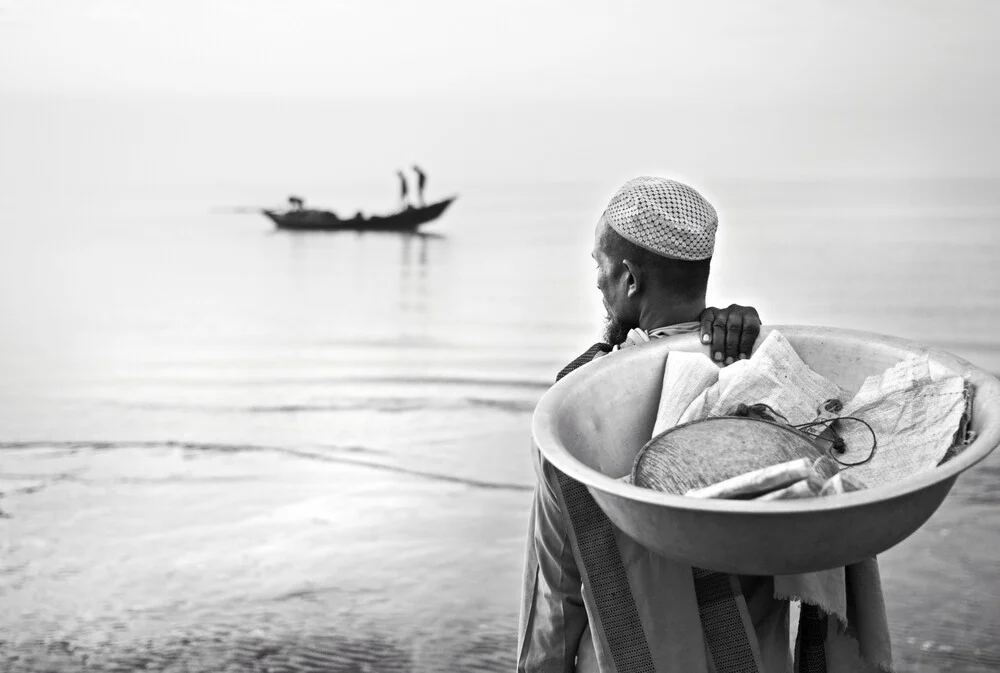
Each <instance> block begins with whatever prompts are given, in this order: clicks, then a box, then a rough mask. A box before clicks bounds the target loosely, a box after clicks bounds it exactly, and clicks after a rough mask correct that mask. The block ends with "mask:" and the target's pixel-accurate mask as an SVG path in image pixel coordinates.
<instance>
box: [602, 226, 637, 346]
mask: <svg viewBox="0 0 1000 673" xmlns="http://www.w3.org/2000/svg"><path fill="white" fill-rule="evenodd" d="M607 229H608V224H607V222H605V221H604V218H603V217H602V218H601V220H600V221H599V222H598V223H597V229H596V230H595V232H594V250H593V252H592V253H591V257H593V258H594V261H595V262H596V263H597V289H598V290H600V291H601V297H602V298H603V300H604V310H605V311H606V316H605V319H604V322H605V324H604V341H605V342H606V343H609V344H611V345H616V344H620V343H622V342H623V341H625V337H627V336H628V332H629V330H630V329H632V328H634V327H638V326H639V323H638V322H637V321H634V320H631V319H629V314H630V311H628V305H627V299H628V295H627V293H626V292H625V290H626V286H625V277H626V276H627V269H626V267H625V265H624V264H622V260H615V259H612V257H611V256H610V254H609V251H608V249H607V240H608V237H607Z"/></svg>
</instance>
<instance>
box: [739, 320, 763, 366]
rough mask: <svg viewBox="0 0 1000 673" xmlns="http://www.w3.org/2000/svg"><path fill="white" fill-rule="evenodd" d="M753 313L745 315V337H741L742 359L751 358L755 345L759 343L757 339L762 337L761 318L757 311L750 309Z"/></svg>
mask: <svg viewBox="0 0 1000 673" xmlns="http://www.w3.org/2000/svg"><path fill="white" fill-rule="evenodd" d="M750 311H753V313H750V312H749V311H748V312H747V313H745V314H744V315H743V335H742V336H741V337H740V355H739V357H740V359H743V358H748V357H750V353H751V351H753V345H754V344H755V343H756V342H757V337H759V336H760V316H758V315H757V311H755V310H754V309H750Z"/></svg>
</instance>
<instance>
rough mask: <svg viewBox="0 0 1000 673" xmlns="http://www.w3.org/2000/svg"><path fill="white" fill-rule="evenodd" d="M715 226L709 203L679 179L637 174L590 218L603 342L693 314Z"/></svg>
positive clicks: (700, 299)
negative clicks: (603, 321)
mask: <svg viewBox="0 0 1000 673" xmlns="http://www.w3.org/2000/svg"><path fill="white" fill-rule="evenodd" d="M717 227H718V216H717V215H716V212H715V209H714V208H713V207H712V205H711V204H710V203H708V201H706V200H705V199H704V197H702V196H701V194H699V193H698V192H696V191H695V190H694V189H692V188H690V187H688V186H686V185H683V184H681V183H679V182H675V181H673V180H667V179H664V178H651V177H642V178H635V179H634V180H629V181H628V182H627V183H625V185H624V186H622V188H621V189H619V190H618V192H617V193H616V194H615V196H614V197H613V198H612V199H611V202H610V203H609V204H608V207H607V209H605V211H604V214H603V215H602V216H601V219H600V220H599V221H598V223H597V229H596V231H595V232H594V251H593V253H592V254H593V257H594V259H595V261H596V262H597V287H598V289H599V290H600V291H601V294H602V295H603V297H604V306H605V308H606V309H607V312H608V318H607V319H608V325H607V333H606V334H605V339H606V340H607V341H608V343H612V344H616V343H621V342H622V341H624V339H625V336H626V335H627V334H628V331H629V330H630V329H632V328H633V327H642V328H644V329H652V328H655V327H662V326H665V325H669V324H673V323H677V322H686V321H689V320H695V319H696V318H697V317H698V314H699V313H700V312H701V311H702V309H704V308H705V290H706V288H707V286H708V274H709V269H710V266H711V261H712V253H713V251H714V248H715V231H716V228H717Z"/></svg>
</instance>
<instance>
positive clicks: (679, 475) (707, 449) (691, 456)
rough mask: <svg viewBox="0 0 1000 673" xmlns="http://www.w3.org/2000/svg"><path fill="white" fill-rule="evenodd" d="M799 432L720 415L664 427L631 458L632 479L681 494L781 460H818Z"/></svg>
mask: <svg viewBox="0 0 1000 673" xmlns="http://www.w3.org/2000/svg"><path fill="white" fill-rule="evenodd" d="M821 455H823V451H822V450H820V448H819V447H817V446H816V444H815V443H814V442H813V440H812V439H811V438H810V437H809V436H808V435H806V434H805V433H803V432H801V431H799V430H796V429H794V428H791V427H789V426H786V425H778V424H776V423H770V422H768V421H764V420H759V419H755V418H742V417H734V416H720V417H716V418H706V419H704V420H701V421H694V422H692V423H685V424H684V425H678V426H676V427H673V428H669V429H667V430H665V431H664V432H661V433H660V434H659V435H657V436H656V437H654V438H653V439H651V440H649V442H647V443H646V445H645V446H643V447H642V448H641V449H640V450H639V453H638V454H637V455H636V457H635V463H634V464H633V466H632V475H631V476H632V483H633V484H635V485H636V486H642V487H644V488H652V489H655V490H657V491H663V492H665V493H673V494H676V495H683V494H684V493H686V492H688V491H689V490H691V489H695V488H704V487H705V486H710V485H712V484H715V483H718V482H720V481H722V480H724V479H730V478H732V477H736V476H739V475H741V474H746V473H747V472H753V471H754V470H759V469H761V468H764V467H769V466H771V465H777V464H778V463H785V462H787V461H789V460H795V459H796V458H812V459H815V458H819V457H820V456H821Z"/></svg>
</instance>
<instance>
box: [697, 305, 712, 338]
mask: <svg viewBox="0 0 1000 673" xmlns="http://www.w3.org/2000/svg"><path fill="white" fill-rule="evenodd" d="M700 320H701V342H702V343H703V344H707V343H711V342H712V325H713V324H714V323H715V309H714V308H706V309H705V310H704V311H702V312H701V318H700Z"/></svg>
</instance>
